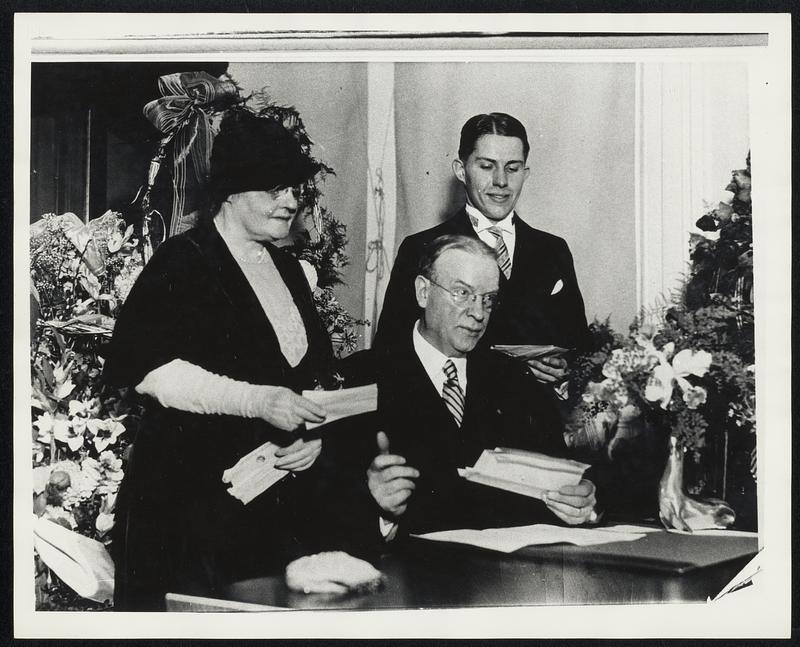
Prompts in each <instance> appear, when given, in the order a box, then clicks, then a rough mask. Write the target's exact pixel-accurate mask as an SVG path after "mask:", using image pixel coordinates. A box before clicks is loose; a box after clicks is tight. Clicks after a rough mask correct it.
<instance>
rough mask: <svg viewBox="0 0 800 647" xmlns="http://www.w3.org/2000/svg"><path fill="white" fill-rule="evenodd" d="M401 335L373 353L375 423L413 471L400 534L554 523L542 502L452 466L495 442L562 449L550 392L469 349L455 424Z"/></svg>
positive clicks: (509, 365) (514, 367) (470, 460)
mask: <svg viewBox="0 0 800 647" xmlns="http://www.w3.org/2000/svg"><path fill="white" fill-rule="evenodd" d="M405 337H406V340H405V342H398V343H396V344H394V345H393V346H392V347H391V348H389V349H381V350H379V351H376V352H375V355H374V356H373V358H374V359H377V361H378V365H377V366H378V419H379V427H378V428H379V429H382V430H383V431H385V432H386V434H387V436H388V437H389V443H390V453H392V454H400V455H401V456H404V457H405V458H406V460H407V464H408V465H411V466H413V467H415V468H417V469H418V470H419V471H420V477H419V478H418V479H417V481H416V489H415V490H414V492H413V494H412V495H411V498H410V500H409V503H408V508H407V510H406V512H405V514H403V515H402V516H401V518H400V527H401V528H402V530H403V532H409V533H421V532H429V531H434V530H441V529H448V528H487V527H496V526H511V525H526V524H531V523H537V522H544V523H559V522H558V520H557V518H556V517H555V516H554V515H553V514H552V513H551V512H550V511H549V510H548V509H547V507H546V506H545V505H544V504H543V503H542V502H541V501H539V500H537V499H532V498H529V497H524V496H521V495H517V494H513V493H509V492H505V491H503V490H498V489H496V488H491V487H488V486H485V485H478V484H475V483H471V482H469V481H466V480H465V479H463V478H461V477H460V476H458V472H457V470H458V468H459V467H465V466H472V465H473V464H474V463H475V461H476V460H477V459H478V457H479V456H480V454H481V452H483V450H485V449H494V448H495V447H512V448H518V449H527V450H532V451H539V452H543V453H547V454H550V455H553V456H559V455H564V453H565V452H566V447H565V445H564V439H563V434H562V427H561V422H560V419H559V414H558V410H557V407H556V405H555V403H554V401H553V395H552V392H551V390H550V389H547V388H546V387H542V386H541V385H540V384H539V383H538V382H537V381H536V380H535V379H534V378H533V377H532V376H530V375H527V374H526V373H524V372H523V371H524V369H523V367H521V366H520V365H519V364H518V363H516V362H513V361H510V360H508V359H507V358H505V357H503V356H501V355H500V354H498V353H496V352H493V351H490V350H488V349H487V350H482V349H478V350H475V351H473V352H472V353H471V354H470V355H469V356H468V360H467V389H466V399H465V408H464V418H463V421H462V425H461V427H458V426H456V423H455V421H454V419H453V418H452V416H451V414H450V412H449V411H448V409H447V408H446V406H445V404H444V402H443V401H442V398H441V396H440V395H439V393H438V392H437V390H436V388H435V387H434V386H433V384H432V383H431V381H430V378H429V377H428V375H427V373H426V372H425V369H424V368H423V366H422V363H421V362H420V361H419V358H418V357H417V354H416V353H415V351H414V348H413V344H412V340H411V327H410V326H409V329H408V331H407V334H406V335H405ZM373 453H375V452H373Z"/></svg>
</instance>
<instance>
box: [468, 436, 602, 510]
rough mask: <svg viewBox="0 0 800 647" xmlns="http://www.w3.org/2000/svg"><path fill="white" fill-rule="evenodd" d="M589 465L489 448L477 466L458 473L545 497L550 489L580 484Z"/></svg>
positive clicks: (469, 478) (538, 497) (494, 485)
mask: <svg viewBox="0 0 800 647" xmlns="http://www.w3.org/2000/svg"><path fill="white" fill-rule="evenodd" d="M588 468H589V465H588V464H586V463H581V462H580V461H574V460H571V459H568V458H553V457H552V456H547V455H546V454H539V453H537V452H529V451H525V450H522V449H506V448H504V447H498V448H496V449H487V450H485V451H484V452H483V453H482V454H481V455H480V457H479V458H478V460H477V461H476V463H475V465H474V466H473V467H465V468H463V469H459V470H458V473H459V476H462V477H463V478H465V479H467V480H468V481H474V482H475V483H481V484H483V485H489V486H491V487H496V488H500V489H501V490H508V491H509V492H516V493H517V494H523V495H525V496H530V497H534V498H536V499H542V498H544V495H545V494H546V493H547V492H548V491H551V490H559V489H560V488H562V487H563V486H565V485H577V484H578V483H579V482H580V480H581V477H582V476H583V473H584V472H585V471H586V470H587V469H588Z"/></svg>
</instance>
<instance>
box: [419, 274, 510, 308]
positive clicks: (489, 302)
mask: <svg viewBox="0 0 800 647" xmlns="http://www.w3.org/2000/svg"><path fill="white" fill-rule="evenodd" d="M426 278H427V277H426ZM428 280H429V281H430V282H431V283H433V284H434V285H435V286H436V287H437V288H441V289H442V290H444V291H445V292H447V293H448V294H449V295H450V298H451V299H452V300H453V303H454V304H455V305H457V306H459V307H469V306H471V305H472V304H473V303H477V301H478V299H480V300H481V304H482V305H483V308H484V310H491V309H492V308H494V307H495V306H496V305H497V297H498V295H497V292H485V293H484V294H478V293H477V292H471V291H469V290H467V289H466V288H453V289H452V290H451V289H450V288H446V287H444V286H443V285H442V284H441V283H437V282H436V281H434V280H433V279H428Z"/></svg>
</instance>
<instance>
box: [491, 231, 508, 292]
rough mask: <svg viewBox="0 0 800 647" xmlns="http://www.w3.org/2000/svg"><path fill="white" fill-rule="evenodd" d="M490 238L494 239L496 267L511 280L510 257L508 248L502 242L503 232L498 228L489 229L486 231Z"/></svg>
mask: <svg viewBox="0 0 800 647" xmlns="http://www.w3.org/2000/svg"><path fill="white" fill-rule="evenodd" d="M486 231H488V232H489V233H490V234H491V235H492V236H494V237H495V244H494V253H495V255H496V256H497V265H498V266H499V267H500V270H501V271H502V272H503V274H505V277H506V278H507V279H510V278H511V257H509V255H508V247H506V242H505V241H504V240H503V232H502V231H501V230H500V228H499V227H489V229H487V230H486Z"/></svg>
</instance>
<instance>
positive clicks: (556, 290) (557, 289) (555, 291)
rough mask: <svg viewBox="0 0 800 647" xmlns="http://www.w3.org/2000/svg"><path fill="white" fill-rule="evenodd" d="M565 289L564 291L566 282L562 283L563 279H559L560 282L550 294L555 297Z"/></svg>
mask: <svg viewBox="0 0 800 647" xmlns="http://www.w3.org/2000/svg"><path fill="white" fill-rule="evenodd" d="M563 289H564V281H562V280H561V279H558V281H556V284H555V285H554V286H553V290H552V291H551V292H550V296H553V295H554V294H558V293H559V292H561V290H563Z"/></svg>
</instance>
